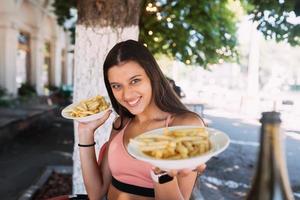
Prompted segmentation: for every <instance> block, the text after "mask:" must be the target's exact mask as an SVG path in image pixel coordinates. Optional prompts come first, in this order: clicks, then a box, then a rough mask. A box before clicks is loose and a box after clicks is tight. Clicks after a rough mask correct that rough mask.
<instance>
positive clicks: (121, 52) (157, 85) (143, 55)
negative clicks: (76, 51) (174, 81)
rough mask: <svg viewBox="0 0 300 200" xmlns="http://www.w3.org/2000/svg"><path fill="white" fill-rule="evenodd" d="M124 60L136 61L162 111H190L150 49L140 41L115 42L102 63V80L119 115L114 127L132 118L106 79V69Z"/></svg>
mask: <svg viewBox="0 0 300 200" xmlns="http://www.w3.org/2000/svg"><path fill="white" fill-rule="evenodd" d="M126 61H134V62H137V63H138V64H139V65H140V66H141V67H142V68H143V69H144V70H145V72H146V74H147V76H148V77H149V79H150V81H151V86H152V94H153V95H154V101H155V104H156V105H157V106H158V108H160V109H161V110H162V111H164V112H169V113H175V114H179V113H187V112H190V111H189V110H188V109H187V108H186V107H185V106H184V105H183V103H181V101H180V100H179V98H178V97H177V96H176V94H175V93H174V91H173V89H172V88H171V87H170V85H169V83H168V81H167V79H166V78H165V76H164V75H163V73H162V71H161V70H160V68H159V66H158V64H157V62H156V60H155V58H154V57H153V55H152V54H151V53H150V51H149V50H148V49H147V48H146V47H145V46H144V45H143V44H141V43H139V42H137V41H134V40H127V41H124V42H120V43H117V44H116V45H115V46H114V47H113V48H112V49H111V50H110V51H109V53H108V55H107V56H106V59H105V61H104V65H103V73H104V82H105V86H106V89H107V91H108V95H109V97H110V100H111V103H112V107H113V108H114V110H115V111H116V112H117V113H118V114H119V116H120V117H121V124H120V126H119V127H117V128H116V127H114V128H115V129H117V130H118V129H121V128H122V127H123V124H124V123H123V122H124V119H125V118H133V117H134V115H133V114H132V113H130V112H129V111H128V110H127V109H126V108H125V107H123V106H122V105H121V104H120V103H119V102H118V101H117V100H116V98H115V97H114V95H113V92H112V89H111V86H110V84H109V81H108V70H109V69H110V68H111V67H112V66H115V65H119V64H121V63H124V62H126Z"/></svg>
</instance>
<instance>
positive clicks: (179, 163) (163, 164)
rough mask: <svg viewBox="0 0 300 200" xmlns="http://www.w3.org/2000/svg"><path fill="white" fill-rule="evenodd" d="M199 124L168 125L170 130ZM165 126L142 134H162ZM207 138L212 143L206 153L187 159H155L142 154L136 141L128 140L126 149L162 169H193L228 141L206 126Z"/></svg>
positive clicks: (226, 145)
mask: <svg viewBox="0 0 300 200" xmlns="http://www.w3.org/2000/svg"><path fill="white" fill-rule="evenodd" d="M199 127H200V126H173V127H168V129H169V130H170V131H171V130H177V129H189V128H192V129H194V128H199ZM164 129H165V128H160V129H155V130H152V131H149V132H146V133H143V134H163V131H164ZM207 131H208V134H209V139H210V142H211V144H212V148H211V150H209V151H208V152H207V153H204V154H202V155H199V156H195V157H192V158H187V159H179V160H166V159H155V158H152V157H150V156H148V155H146V154H144V153H143V152H142V151H141V150H139V148H138V145H137V143H134V142H129V144H128V146H127V151H128V153H129V154H130V155H132V156H133V157H135V158H136V159H138V160H142V161H145V162H148V163H150V164H151V165H153V166H155V167H159V168H160V169H162V170H166V171H168V170H171V169H176V170H179V169H195V168H196V167H197V166H199V165H201V164H204V163H206V162H207V161H208V160H209V159H210V158H212V157H213V156H216V155H218V154H219V153H221V152H222V151H224V150H225V149H226V148H227V147H228V145H229V142H230V139H229V137H228V136H227V135H226V134H225V133H223V132H221V131H219V130H216V129H213V128H207Z"/></svg>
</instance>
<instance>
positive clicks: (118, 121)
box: [113, 116, 130, 131]
mask: <svg viewBox="0 0 300 200" xmlns="http://www.w3.org/2000/svg"><path fill="white" fill-rule="evenodd" d="M129 120H130V118H127V117H126V118H123V119H122V118H121V117H120V116H117V117H116V118H115V120H114V122H113V130H116V131H120V130H121V129H122V128H124V126H125V125H126V124H127V123H128V122H129Z"/></svg>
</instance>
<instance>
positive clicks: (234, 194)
mask: <svg viewBox="0 0 300 200" xmlns="http://www.w3.org/2000/svg"><path fill="white" fill-rule="evenodd" d="M204 117H205V119H206V121H207V122H208V126H209V127H213V128H216V129H219V130H221V131H223V132H225V133H227V134H228V135H229V137H230V139H231V143H230V145H229V147H228V148H227V149H226V150H225V151H224V152H223V153H221V154H220V155H219V156H218V157H214V158H212V159H211V160H210V161H209V162H208V163H207V170H206V172H205V173H204V175H202V176H201V177H200V179H198V182H197V188H200V189H199V190H195V191H194V192H195V196H196V198H195V199H209V200H221V199H229V200H240V199H245V195H246V194H247V191H248V190H249V187H250V185H251V179H252V177H253V175H254V171H255V166H256V161H257V154H258V151H259V129H260V123H259V122H258V120H251V119H247V118H245V117H244V116H241V115H238V114H234V113H229V112H224V111H218V110H213V109H208V110H206V111H205V115H204ZM284 135H285V136H286V137H285V138H286V139H285V154H286V160H287V167H288V172H289V178H290V182H291V186H292V190H293V193H294V196H295V199H296V200H300V178H299V177H300V170H299V169H300V158H299V152H300V134H299V133H298V134H297V133H292V132H285V134H284ZM199 191H200V193H201V195H200V194H199V193H198V192H199ZM197 193H198V194H197Z"/></svg>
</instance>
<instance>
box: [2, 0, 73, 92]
mask: <svg viewBox="0 0 300 200" xmlns="http://www.w3.org/2000/svg"><path fill="white" fill-rule="evenodd" d="M52 2H53V1H51V0H14V1H12V0H0V87H1V88H4V89H6V91H7V92H8V93H9V94H12V95H14V96H16V95H17V91H18V88H20V87H21V85H22V84H26V83H27V84H30V85H31V86H33V87H35V89H36V91H37V93H38V94H39V95H43V94H45V93H47V92H46V91H47V89H46V88H48V87H50V86H56V87H59V86H61V85H62V84H68V85H71V84H72V77H73V76H72V74H73V53H70V52H72V51H71V48H72V45H71V43H70V41H71V39H70V34H69V33H68V32H65V31H64V30H63V28H62V27H60V26H59V25H58V24H57V21H56V16H55V14H54V13H53V8H52V7H51V4H52Z"/></svg>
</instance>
